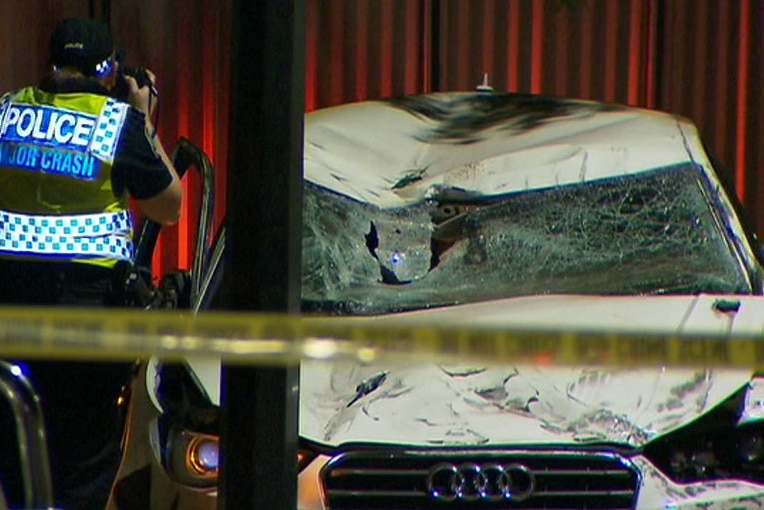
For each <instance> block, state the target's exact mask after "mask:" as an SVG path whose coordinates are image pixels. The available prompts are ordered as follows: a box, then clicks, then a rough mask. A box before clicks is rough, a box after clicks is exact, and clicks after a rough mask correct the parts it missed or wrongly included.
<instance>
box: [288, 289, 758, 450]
mask: <svg viewBox="0 0 764 510" xmlns="http://www.w3.org/2000/svg"><path fill="white" fill-rule="evenodd" d="M720 299H722V300H729V299H730V298H729V297H725V296H694V297H693V296H665V297H615V298H613V297H608V298H605V297H592V296H586V297H584V296H546V297H532V298H519V299H513V300H499V301H492V302H488V303H476V304H472V305H465V306H462V307H448V308H445V309H442V310H430V311H423V312H413V313H408V314H397V315H394V316H390V317H389V318H380V321H381V322H383V321H384V320H394V321H395V323H396V324H397V325H402V324H411V325H415V324H420V325H421V324H424V323H426V322H427V321H437V322H436V323H438V324H449V323H453V324H459V323H460V322H462V321H463V320H464V319H466V318H467V317H469V319H470V324H473V325H492V326H496V325H499V324H503V325H504V326H506V327H512V326H515V327H521V326H527V325H529V324H535V326H536V327H538V326H539V324H542V328H543V327H544V326H543V324H544V323H540V322H539V321H538V318H536V317H535V316H536V315H537V314H539V313H541V314H543V315H542V316H546V317H559V321H555V322H556V324H555V325H554V326H551V325H549V326H546V327H547V328H549V329H555V328H564V329H567V330H574V331H575V330H579V331H581V330H585V329H587V324H588V325H589V326H588V327H589V328H591V324H592V323H593V321H594V322H597V323H598V324H600V327H601V330H609V331H621V332H636V331H642V332H646V331H652V332H658V331H663V332H665V333H669V334H674V333H698V332H706V333H713V334H719V333H725V332H726V333H727V334H730V335H735V334H752V333H755V332H760V331H761V329H762V323H761V317H764V314H762V307H764V301H762V298H756V297H742V298H739V299H738V298H734V299H736V300H738V301H739V304H740V306H739V308H738V309H737V311H736V312H734V313H730V312H718V311H716V310H715V306H714V305H715V303H717V302H718V301H719V300H720ZM510 301H511V306H508V305H509V302H510ZM502 308H503V310H504V313H503V314H498V313H496V312H497V310H499V309H502ZM635 317H643V318H644V317H650V318H651V320H650V321H648V322H647V325H645V322H644V321H643V324H641V325H637V324H635V322H638V321H635V320H634V319H635ZM755 317H758V319H756V318H755ZM449 321H450V322H449ZM430 323H432V322H430ZM462 323H463V322H462ZM750 377H751V372H750V371H749V370H728V369H724V370H711V369H708V370H706V369H691V368H681V369H680V368H665V367H656V368H629V369H626V368H623V369H621V368H619V367H571V366H558V367H542V366H512V365H490V364H476V363H465V364H459V365H449V364H439V363H426V362H422V363H408V364H394V365H390V364H384V363H374V364H357V363H352V362H331V363H330V362H320V361H306V362H304V363H303V364H302V365H301V395H300V434H301V435H302V436H303V437H306V438H309V439H312V440H314V441H317V442H319V443H323V444H328V445H338V444H340V443H345V442H375V443H385V442H390V443H396V444H408V445H419V446H457V445H458V446H480V445H499V444H513V445H521V444H565V443H569V444H586V443H593V442H596V443H618V444H622V445H626V446H634V447H639V446H642V445H644V444H646V443H647V442H649V441H650V440H651V439H653V438H655V437H658V436H660V435H662V434H666V433H668V432H671V431H673V430H675V429H677V428H679V427H681V426H683V425H685V424H687V423H689V422H691V421H692V420H694V419H696V418H697V417H699V416H700V415H702V414H704V413H706V412H707V411H709V410H710V409H712V408H713V407H715V406H716V405H717V404H719V403H720V402H721V401H723V400H724V399H725V398H727V397H729V396H730V395H731V394H732V393H733V392H735V391H737V390H739V389H740V388H741V387H743V386H744V385H746V384H747V383H748V381H749V380H750Z"/></svg>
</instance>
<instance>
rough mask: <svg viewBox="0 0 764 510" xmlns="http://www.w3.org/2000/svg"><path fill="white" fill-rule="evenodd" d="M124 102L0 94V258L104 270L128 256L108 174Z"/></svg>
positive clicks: (129, 232)
mask: <svg viewBox="0 0 764 510" xmlns="http://www.w3.org/2000/svg"><path fill="white" fill-rule="evenodd" d="M128 108H129V105H128V104H127V103H124V102H121V101H117V100H115V99H112V98H109V97H107V96H103V95H98V94H92V93H80V92H77V93H65V94H52V93H48V92H44V91H42V90H40V89H37V88H34V87H28V88H24V89H21V90H18V91H16V92H12V93H9V94H6V95H5V96H3V97H2V99H0V258H8V257H12V258H24V259H33V260H53V259H56V260H65V261H73V262H82V263H86V264H94V265H99V266H105V267H112V266H113V265H114V264H116V262H117V261H119V260H131V259H132V258H133V255H134V253H133V252H134V248H133V240H132V237H133V223H132V219H131V217H130V212H129V210H128V197H127V194H126V192H122V194H121V196H114V193H113V191H112V185H111V171H112V166H113V164H114V156H115V153H116V150H117V145H118V142H119V139H120V135H121V133H122V129H123V126H124V122H125V118H126V116H127V111H128Z"/></svg>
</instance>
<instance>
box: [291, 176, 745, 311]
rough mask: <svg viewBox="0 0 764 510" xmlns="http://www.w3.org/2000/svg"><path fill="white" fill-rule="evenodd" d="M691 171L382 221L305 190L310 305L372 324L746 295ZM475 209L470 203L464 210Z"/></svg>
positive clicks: (382, 215)
mask: <svg viewBox="0 0 764 510" xmlns="http://www.w3.org/2000/svg"><path fill="white" fill-rule="evenodd" d="M704 183H705V181H704V180H703V177H702V172H701V169H700V168H699V167H697V166H696V165H694V164H690V163H687V164H682V165H675V166H671V167H665V168H658V169H654V170H651V171H647V172H642V173H640V174H637V175H628V176H620V177H615V178H608V179H602V180H598V181H591V182H585V183H578V184H572V185H565V186H558V187H552V188H548V189H535V190H528V191H523V192H516V193H513V194H508V195H504V196H490V197H475V196H474V194H470V193H467V192H465V191H464V190H432V192H431V193H430V194H429V195H428V196H427V198H426V199H423V200H422V201H420V202H418V203H414V204H411V205H409V206H407V207H401V208H394V209H382V208H378V207H374V206H371V205H369V204H364V203H361V202H358V201H356V200H353V199H351V198H348V197H345V196H342V195H339V194H336V193H334V192H331V191H329V190H326V189H324V188H321V187H319V186H316V185H314V184H310V183H307V187H306V190H305V198H304V200H305V205H304V220H303V229H304V233H303V234H304V235H303V275H302V285H303V302H304V305H305V308H306V309H307V310H309V311H320V312H325V313H326V312H329V313H339V314H353V315H367V314H378V313H390V312H398V311H405V310H416V309H423V308H430V307H436V306H446V305H452V304H460V303H469V302H476V301H485V300H490V299H497V298H504V297H513V296H523V295H538V294H601V295H634V294H637V295H640V294H643V295H649V294H696V293H720V294H725V293H729V294H734V293H740V294H747V293H750V292H751V289H750V284H749V280H748V278H747V275H746V272H745V269H744V267H743V266H742V264H741V263H740V261H739V259H738V257H737V256H736V254H735V251H734V249H733V247H732V246H731V244H730V242H729V240H728V239H727V238H726V237H725V235H724V230H723V226H722V225H721V224H720V221H719V215H717V214H716V210H715V209H714V205H713V203H712V202H711V201H710V200H711V199H710V198H709V197H710V196H711V194H710V193H709V192H708V187H707V186H706V185H705V184H704ZM460 192H461V196H463V197H465V198H464V199H462V200H460V199H459V198H458V197H459V196H460Z"/></svg>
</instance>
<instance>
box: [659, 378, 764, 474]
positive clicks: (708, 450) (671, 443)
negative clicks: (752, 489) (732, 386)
mask: <svg viewBox="0 0 764 510" xmlns="http://www.w3.org/2000/svg"><path fill="white" fill-rule="evenodd" d="M760 381H761V380H760V379H754V380H753V381H752V382H751V383H750V384H749V385H747V386H746V387H744V388H742V389H741V390H740V391H738V392H737V393H735V394H734V395H732V396H731V397H730V398H728V399H727V400H726V401H724V402H723V403H721V404H720V405H718V406H717V407H716V408H714V409H713V410H712V411H711V412H709V413H708V414H706V415H704V416H702V417H700V418H699V419H698V420H696V421H694V422H692V423H691V424H689V425H687V426H685V427H682V428H681V429H678V430H676V431H674V432H671V433H670V434H667V435H665V436H662V437H659V438H657V439H655V440H653V441H651V442H650V443H648V444H647V445H646V446H645V448H644V454H645V456H646V457H647V458H648V459H650V461H651V462H652V463H653V464H655V465H656V466H657V467H658V468H659V469H660V470H661V471H662V472H663V473H664V474H665V475H667V476H668V477H669V478H671V479H672V480H674V481H675V482H678V483H694V482H700V481H705V480H721V479H738V480H747V481H750V482H754V483H761V484H764V419H762V418H760V417H756V416H755V414H756V413H752V412H751V411H752V408H751V404H752V403H754V404H756V401H755V400H752V399H751V398H750V397H751V392H752V391H757V386H758V384H759V383H760ZM758 403H760V402H758Z"/></svg>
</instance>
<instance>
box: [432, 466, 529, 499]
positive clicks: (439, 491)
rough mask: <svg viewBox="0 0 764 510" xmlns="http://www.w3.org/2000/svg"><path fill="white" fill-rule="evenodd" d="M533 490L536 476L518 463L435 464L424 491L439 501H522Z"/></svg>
mask: <svg viewBox="0 0 764 510" xmlns="http://www.w3.org/2000/svg"><path fill="white" fill-rule="evenodd" d="M535 488H536V477H535V476H533V473H532V472H531V470H530V469H528V468H527V467H525V466H523V465H521V464H508V465H506V466H503V465H501V464H473V463H465V464H459V465H454V464H449V463H447V462H443V463H440V464H436V465H435V466H433V467H432V469H430V472H429V473H428V475H427V492H428V493H429V495H430V497H431V498H433V499H437V500H439V501H455V500H461V501H477V500H481V499H482V500H487V501H507V500H509V501H522V500H524V499H526V498H528V496H530V495H531V494H533V490H534V489H535Z"/></svg>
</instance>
